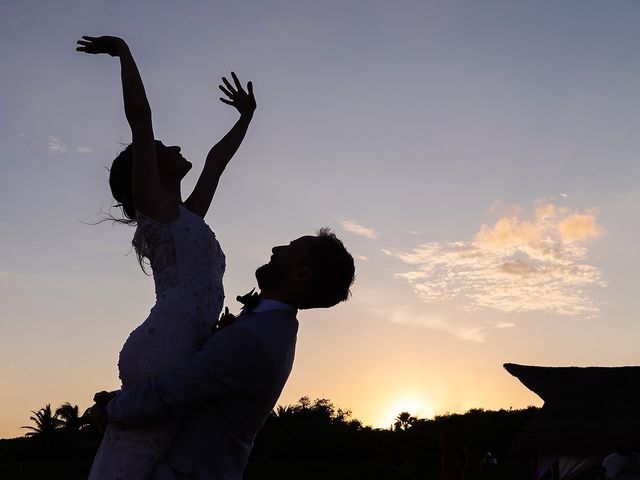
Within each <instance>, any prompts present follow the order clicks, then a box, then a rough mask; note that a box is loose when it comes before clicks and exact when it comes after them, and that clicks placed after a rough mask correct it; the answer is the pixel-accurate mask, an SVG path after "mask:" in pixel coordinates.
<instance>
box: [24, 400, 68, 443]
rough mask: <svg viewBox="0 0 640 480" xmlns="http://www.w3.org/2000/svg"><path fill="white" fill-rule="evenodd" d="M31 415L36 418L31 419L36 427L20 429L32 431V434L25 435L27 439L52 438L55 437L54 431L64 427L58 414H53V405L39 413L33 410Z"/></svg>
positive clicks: (47, 406)
mask: <svg viewBox="0 0 640 480" xmlns="http://www.w3.org/2000/svg"><path fill="white" fill-rule="evenodd" d="M31 413H33V415H35V416H31V417H29V419H30V420H33V423H35V424H36V426H35V427H34V426H31V425H24V426H22V427H20V428H26V429H28V430H31V431H30V432H27V433H25V437H36V436H37V437H42V438H44V437H51V436H52V435H53V431H54V430H55V429H56V428H58V427H59V426H60V425H62V421H61V420H60V419H59V418H58V412H56V413H52V412H51V404H49V403H47V404H46V405H45V406H44V407H43V408H41V409H40V410H38V411H37V412H36V411H34V410H32V411H31Z"/></svg>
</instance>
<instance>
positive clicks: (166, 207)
mask: <svg viewBox="0 0 640 480" xmlns="http://www.w3.org/2000/svg"><path fill="white" fill-rule="evenodd" d="M78 45H79V46H78V47H77V48H76V50H78V51H79V52H85V53H90V54H101V53H106V54H108V55H111V56H112V57H118V58H120V68H121V78H122V97H123V100H124V112H125V115H126V117H127V121H128V122H129V126H130V127H131V135H132V149H133V169H132V187H133V202H134V204H135V207H136V209H137V210H139V211H141V212H143V213H144V214H146V215H147V216H149V217H151V218H153V219H155V220H159V221H165V222H167V221H172V220H174V219H175V218H176V217H177V208H176V205H172V203H173V202H171V200H170V198H169V195H168V194H167V192H166V190H165V188H164V187H163V185H162V183H161V181H160V174H159V172H158V163H157V157H156V145H155V139H154V135H153V124H152V121H151V107H150V106H149V101H148V100H147V95H146V93H145V90H144V84H143V83H142V78H141V77H140V72H139V71H138V67H137V65H136V62H135V61H134V59H133V56H132V55H131V51H130V50H129V46H128V45H127V44H126V42H125V41H124V40H123V39H121V38H118V37H111V36H102V37H88V36H83V37H82V40H78Z"/></svg>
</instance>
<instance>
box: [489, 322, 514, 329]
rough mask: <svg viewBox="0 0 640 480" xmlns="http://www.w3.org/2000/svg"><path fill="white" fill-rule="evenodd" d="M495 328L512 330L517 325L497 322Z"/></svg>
mask: <svg viewBox="0 0 640 480" xmlns="http://www.w3.org/2000/svg"><path fill="white" fill-rule="evenodd" d="M494 326H495V327H496V328H512V327H515V326H516V324H515V323H513V322H496V324H495V325H494Z"/></svg>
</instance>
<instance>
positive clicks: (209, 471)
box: [92, 229, 355, 480]
mask: <svg viewBox="0 0 640 480" xmlns="http://www.w3.org/2000/svg"><path fill="white" fill-rule="evenodd" d="M272 252H273V255H272V256H271V259H270V260H269V263H267V264H266V265H263V266H261V267H260V268H258V269H257V270H256V279H257V281H258V286H259V288H260V289H261V293H260V295H258V294H253V295H247V296H245V297H244V298H243V301H244V302H245V304H246V307H245V308H244V309H243V312H242V313H241V314H240V315H239V316H238V317H237V318H236V319H235V320H234V321H233V322H232V323H230V324H229V325H228V326H226V327H224V328H221V329H219V330H218V331H217V332H216V333H215V334H214V335H212V336H211V338H210V339H209V341H208V342H207V343H206V344H205V345H204V347H203V348H202V349H201V350H200V351H199V352H197V353H196V354H194V355H193V356H192V357H191V358H190V359H189V360H187V361H186V362H184V363H183V364H182V365H180V366H179V367H177V368H174V369H172V370H170V371H168V372H166V373H161V374H158V375H156V376H153V377H152V378H150V379H149V380H146V381H143V382H141V383H139V384H137V385H133V386H129V387H127V388H124V389H123V390H122V391H121V392H120V393H107V392H100V393H98V394H96V401H97V404H96V405H94V406H93V407H92V411H94V412H95V416H96V417H101V418H102V421H103V422H105V421H106V420H107V417H108V427H107V431H109V429H112V430H116V431H118V432H128V431H129V430H127V428H132V427H133V428H136V429H140V430H136V431H138V432H141V433H144V432H145V431H149V430H145V429H151V430H150V431H153V429H157V428H162V425H167V424H175V423H176V421H177V422H179V424H180V429H179V431H178V434H177V436H176V437H175V439H174V441H173V444H172V445H171V448H170V450H169V452H168V453H167V454H166V455H165V453H164V452H163V456H164V458H163V459H162V460H161V461H160V462H159V463H158V465H157V466H156V468H155V470H154V471H153V474H151V475H150V476H145V477H142V478H150V479H153V480H177V479H191V480H196V479H197V480H242V474H243V471H244V468H245V466H246V463H247V460H248V458H249V454H250V452H251V447H252V446H253V441H254V438H255V436H256V433H257V432H258V430H259V429H260V428H261V427H262V425H263V424H264V422H265V420H266V419H267V417H268V415H269V414H270V412H271V411H272V409H273V407H274V406H275V404H276V401H277V400H278V397H279V396H280V393H281V392H282V388H283V387H284V384H285V382H286V381H287V378H288V377H289V373H290V372H291V367H292V365H293V358H294V353H295V345H296V335H297V331H298V320H297V319H296V314H297V310H298V309H309V308H326V307H331V306H333V305H336V304H337V303H339V302H341V301H344V300H346V299H347V298H348V296H349V288H350V286H351V285H352V283H353V279H354V273H355V270H354V262H353V258H352V256H351V255H350V254H349V253H348V252H347V250H346V249H345V248H344V246H343V244H342V242H341V241H340V240H338V239H337V238H336V236H335V235H334V234H332V233H331V232H330V231H329V230H327V229H322V230H320V232H319V233H318V235H316V236H311V235H309V236H304V237H300V238H297V239H295V240H293V241H292V242H290V243H289V244H288V245H282V246H278V247H274V248H273V249H272ZM114 395H115V396H114ZM129 468H130V469H131V470H130V471H128V472H124V473H123V475H122V476H121V477H119V478H126V479H129V478H140V475H138V474H137V471H136V467H135V462H133V463H131V464H130V465H129ZM145 475H147V473H146V472H145ZM114 478H115V477H114Z"/></svg>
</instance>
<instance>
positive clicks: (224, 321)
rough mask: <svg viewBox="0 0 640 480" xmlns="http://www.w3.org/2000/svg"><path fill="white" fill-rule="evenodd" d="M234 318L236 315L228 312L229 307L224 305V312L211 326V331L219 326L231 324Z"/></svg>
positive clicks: (218, 328) (219, 327)
mask: <svg viewBox="0 0 640 480" xmlns="http://www.w3.org/2000/svg"><path fill="white" fill-rule="evenodd" d="M235 319H236V316H235V315H234V314H233V313H229V307H224V313H223V314H222V315H220V318H219V319H218V322H217V323H216V324H215V326H214V327H213V331H214V332H215V331H217V330H220V329H221V328H224V327H226V326H228V325H231V324H232V323H233V322H234V320H235Z"/></svg>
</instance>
